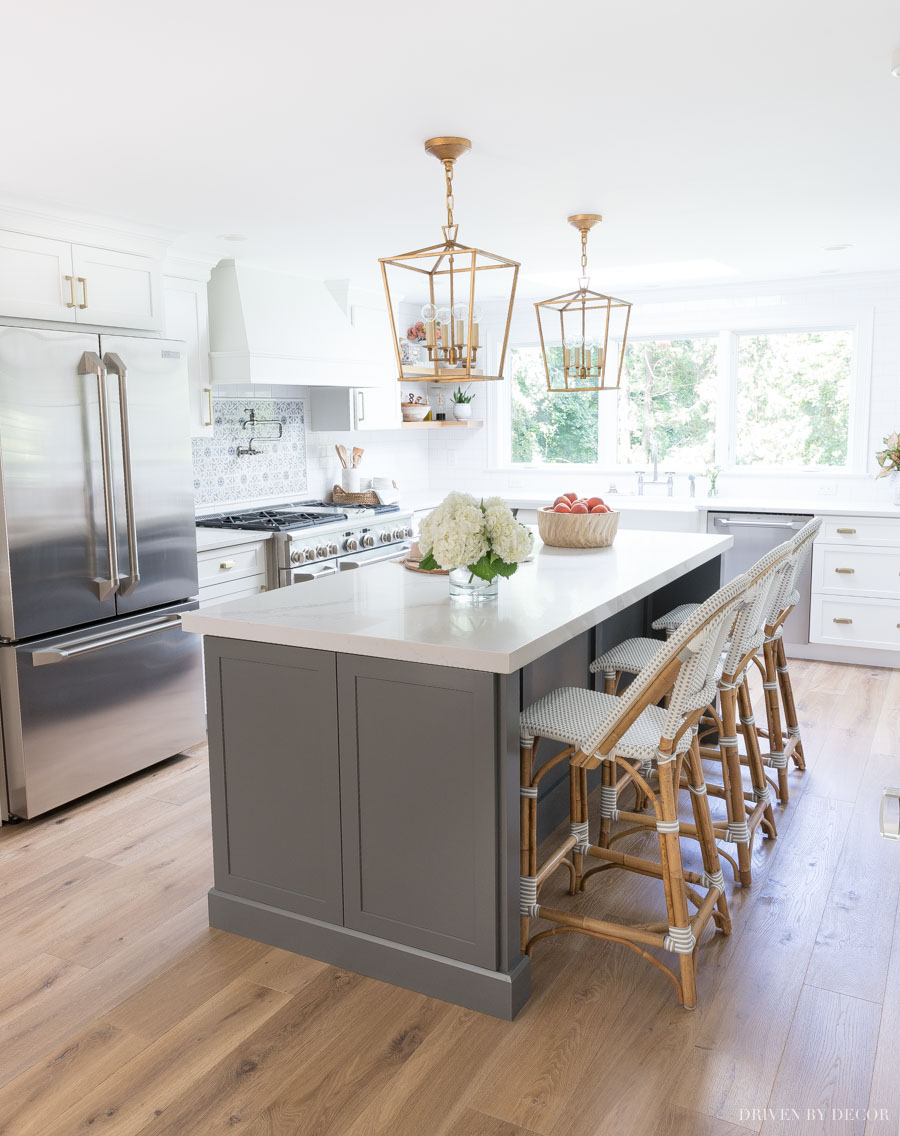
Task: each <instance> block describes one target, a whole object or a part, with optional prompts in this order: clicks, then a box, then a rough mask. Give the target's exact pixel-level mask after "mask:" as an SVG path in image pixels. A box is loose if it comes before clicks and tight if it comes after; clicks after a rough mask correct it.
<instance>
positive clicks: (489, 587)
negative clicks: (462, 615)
mask: <svg viewBox="0 0 900 1136" xmlns="http://www.w3.org/2000/svg"><path fill="white" fill-rule="evenodd" d="M499 581H500V577H499V576H495V577H494V578H493V580H491V581H490V582H488V581H487V580H482V579H481V577H480V576H473V575H472V573H471V572H470V571H469V569H468V568H454V569H452V571H451V572H450V598H451V599H452V600H456V601H457V602H459V603H487V602H488V601H489V600H495V599H496V598H497V591H498V585H499Z"/></svg>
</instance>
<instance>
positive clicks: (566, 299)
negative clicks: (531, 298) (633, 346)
mask: <svg viewBox="0 0 900 1136" xmlns="http://www.w3.org/2000/svg"><path fill="white" fill-rule="evenodd" d="M602 220H603V218H602V217H601V216H600V214H599V213H576V214H575V216H573V217H570V218H569V224H570V225H574V227H575V228H576V229H577V230H578V231H579V233H581V276H580V277H579V279H578V289H577V290H576V291H575V292H567V293H566V294H565V295H564V296H554V297H553V298H552V299H550V300H541V301H539V302H538V303H536V304H535V305H534V307H535V312H536V313H537V321H538V331H539V333H540V337H541V354H542V355H543V357H544V372H545V374H546V376H547V390H549V391H558V392H560V393H561V392H563V391H600V390H617V389H618V387H619V384H620V382H621V381H622V362H623V360H624V358H625V340H626V339H627V337H628V321H629V319H630V318H631V304H630V303H629V302H628V301H627V300H617V299H616V298H615V297H614V296H604V295H603V293H602V292H592V291H591V290H590V287H589V285H590V279H589V277H588V274H587V240H588V233H589V232H590V231H591V229H592V228H593V227H594V225H596V224H597V223H598V222H599V221H602ZM548 344H550V346H549V347H548ZM616 346H617V347H618V353H617V354H618V357H617V358H616V359H615V360H614V364H613V367H612V368H608V367H607V363H608V361H609V352H610V348H611V347H612V348H615V347H616ZM613 354H614V356H615V355H616V352H615V350H614V351H613Z"/></svg>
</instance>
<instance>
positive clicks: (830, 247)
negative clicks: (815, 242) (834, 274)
mask: <svg viewBox="0 0 900 1136" xmlns="http://www.w3.org/2000/svg"><path fill="white" fill-rule="evenodd" d="M852 248H853V245H825V247H824V248H823V249H822V252H843V251H844V249H852Z"/></svg>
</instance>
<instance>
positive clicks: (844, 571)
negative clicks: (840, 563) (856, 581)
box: [835, 568, 856, 576]
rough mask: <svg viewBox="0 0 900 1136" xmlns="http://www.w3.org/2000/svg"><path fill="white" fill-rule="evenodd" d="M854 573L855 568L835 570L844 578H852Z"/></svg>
mask: <svg viewBox="0 0 900 1136" xmlns="http://www.w3.org/2000/svg"><path fill="white" fill-rule="evenodd" d="M855 571H856V569H855V568H835V572H840V573H841V574H842V575H844V576H852V575H853V573H854V572H855Z"/></svg>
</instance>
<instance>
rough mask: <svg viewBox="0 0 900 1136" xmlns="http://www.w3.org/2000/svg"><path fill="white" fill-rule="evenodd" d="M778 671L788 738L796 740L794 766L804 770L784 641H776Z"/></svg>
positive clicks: (804, 762) (804, 760) (804, 764)
mask: <svg viewBox="0 0 900 1136" xmlns="http://www.w3.org/2000/svg"><path fill="white" fill-rule="evenodd" d="M775 662H776V666H777V670H778V685H779V687H780V688H781V702H782V705H783V706H784V717H785V721H786V722H787V732H788V737H791V738H796V739H797V742H796V745H795V747H794V752H793V754H792V756H793V759H794V765H796V767H797V768H798V769H801V770H802V769H805V768H806V759H805V758H804V756H803V742H802V741H801V740H800V723H799V722H798V721H797V707H796V706H795V705H794V688H793V687H792V686H791V672H790V671H789V670H788V665H787V655H785V653H784V640H783V639H779V640H778V651H777V655H776V660H775Z"/></svg>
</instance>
